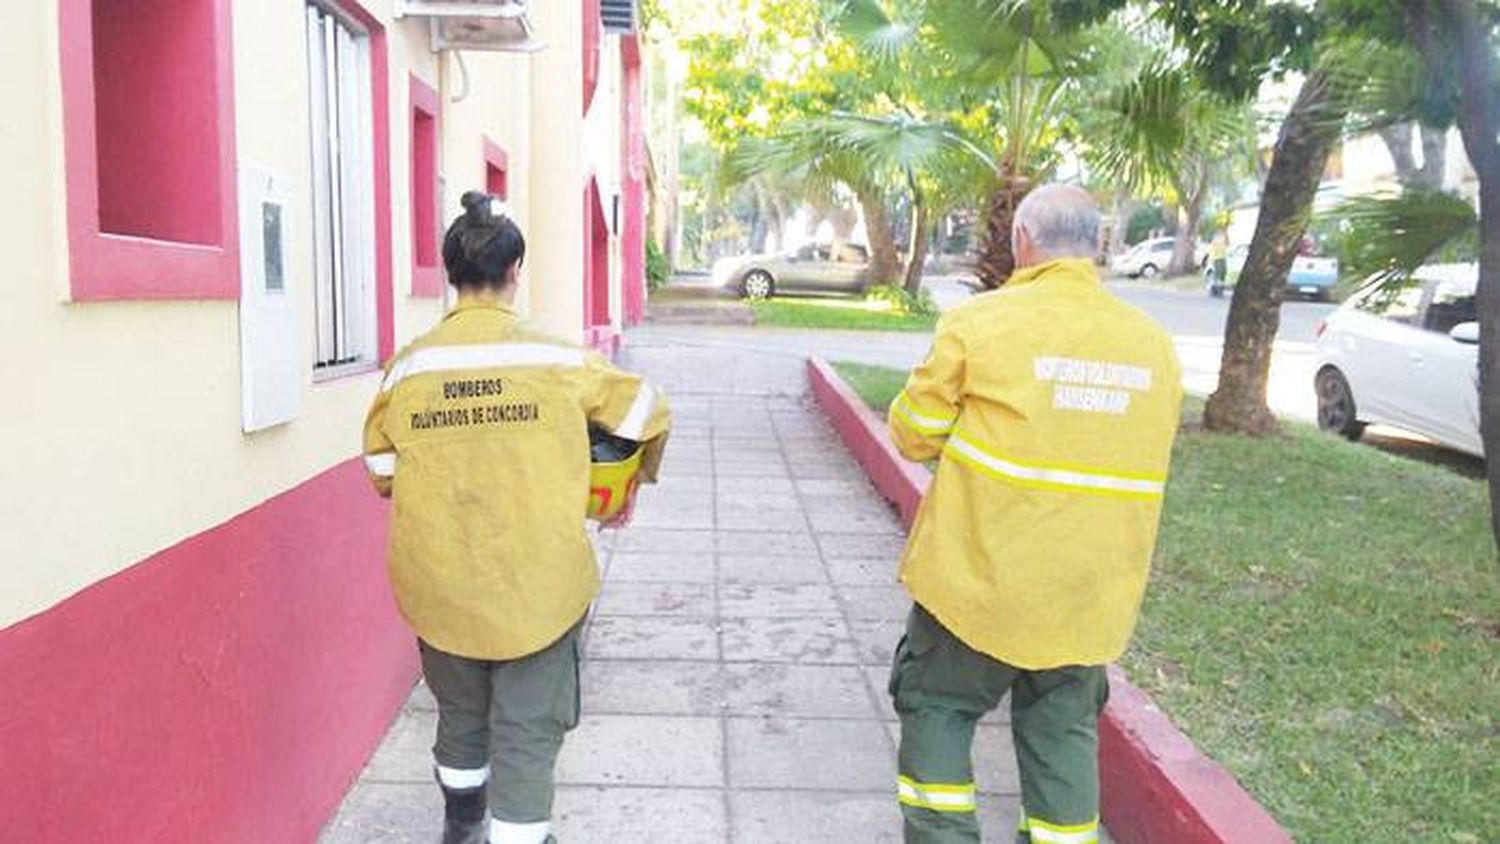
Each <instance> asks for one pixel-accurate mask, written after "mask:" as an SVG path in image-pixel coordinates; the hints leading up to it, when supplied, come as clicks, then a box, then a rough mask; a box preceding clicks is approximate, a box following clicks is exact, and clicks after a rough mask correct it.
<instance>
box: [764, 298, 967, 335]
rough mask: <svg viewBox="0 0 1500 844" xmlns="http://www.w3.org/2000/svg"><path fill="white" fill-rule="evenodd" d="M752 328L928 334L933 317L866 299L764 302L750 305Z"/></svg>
mask: <svg viewBox="0 0 1500 844" xmlns="http://www.w3.org/2000/svg"><path fill="white" fill-rule="evenodd" d="M750 307H751V308H752V309H754V311H755V324H756V325H771V326H780V327H784V328H845V329H863V330H866V331H931V330H932V328H933V326H934V325H936V324H937V317H935V316H913V315H910V314H904V313H900V312H899V311H894V310H891V309H890V308H889V305H888V304H887V303H885V302H879V301H871V300H867V299H783V298H776V299H767V300H765V301H760V302H751V303H750Z"/></svg>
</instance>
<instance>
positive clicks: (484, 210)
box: [459, 190, 491, 223]
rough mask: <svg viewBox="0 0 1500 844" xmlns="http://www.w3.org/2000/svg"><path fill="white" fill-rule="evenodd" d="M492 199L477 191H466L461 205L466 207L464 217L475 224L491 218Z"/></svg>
mask: <svg viewBox="0 0 1500 844" xmlns="http://www.w3.org/2000/svg"><path fill="white" fill-rule="evenodd" d="M490 202H491V197H490V195H489V194H487V193H482V192H480V191H477V190H471V191H465V192H464V195H463V198H462V199H460V200H459V203H460V204H462V205H463V207H464V217H465V218H467V219H468V220H469V221H470V222H473V223H483V222H486V221H488V220H489V219H490V217H491V210H490V209H491V206H490Z"/></svg>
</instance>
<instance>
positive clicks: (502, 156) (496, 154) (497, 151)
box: [483, 135, 510, 200]
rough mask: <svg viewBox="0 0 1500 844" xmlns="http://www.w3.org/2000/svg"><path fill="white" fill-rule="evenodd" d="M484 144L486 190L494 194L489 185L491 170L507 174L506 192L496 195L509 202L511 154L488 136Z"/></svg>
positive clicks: (485, 137)
mask: <svg viewBox="0 0 1500 844" xmlns="http://www.w3.org/2000/svg"><path fill="white" fill-rule="evenodd" d="M483 144H484V164H485V185H484V189H485V190H488V191H490V192H491V193H494V191H493V190H491V187H492V186H491V185H490V183H489V168H491V167H493V168H495V169H496V170H499V171H500V172H501V173H504V174H505V190H503V191H501V192H500V193H498V194H496V195H497V196H499V197H500V198H501V199H505V200H508V199H510V153H507V152H506V151H505V148H504V147H502V146H500V145H499V144H497V143H495V142H494V141H493V140H491V139H490V137H489V136H488V135H486V136H484V138H483Z"/></svg>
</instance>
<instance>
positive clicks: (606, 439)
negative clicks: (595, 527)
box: [588, 428, 641, 522]
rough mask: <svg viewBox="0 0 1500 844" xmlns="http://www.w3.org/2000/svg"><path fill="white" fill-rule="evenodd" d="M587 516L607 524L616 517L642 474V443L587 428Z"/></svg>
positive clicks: (597, 429)
mask: <svg viewBox="0 0 1500 844" xmlns="http://www.w3.org/2000/svg"><path fill="white" fill-rule="evenodd" d="M589 454H590V458H591V460H592V464H591V465H590V467H589V508H588V517H589V518H590V519H594V520H596V521H600V522H607V521H609V520H610V519H613V518H614V517H615V516H617V515H619V513H620V511H621V510H622V509H624V507H625V503H626V502H627V501H629V500H630V496H631V494H632V493H634V492H635V487H636V485H637V484H638V483H639V477H638V476H639V474H640V471H641V444H640V443H638V442H636V441H635V440H627V439H625V438H623V437H617V436H615V435H613V434H610V433H608V432H606V431H604V430H602V429H599V428H590V429H589Z"/></svg>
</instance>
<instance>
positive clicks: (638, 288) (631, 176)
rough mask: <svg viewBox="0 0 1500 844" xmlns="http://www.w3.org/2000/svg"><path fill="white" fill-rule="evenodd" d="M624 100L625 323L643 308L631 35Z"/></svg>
mask: <svg viewBox="0 0 1500 844" xmlns="http://www.w3.org/2000/svg"><path fill="white" fill-rule="evenodd" d="M620 55H621V63H622V65H623V71H624V90H623V97H624V101H623V102H621V104H620V120H621V127H620V138H621V140H622V142H621V144H620V173H621V181H622V182H623V185H622V190H623V192H624V196H623V197H622V198H621V204H622V205H623V208H622V209H621V211H622V214H623V217H624V219H622V220H621V221H620V283H621V284H622V285H623V286H624V305H625V314H624V317H625V324H626V325H635V324H636V323H639V322H640V321H641V318H642V317H643V316H644V315H645V310H646V119H645V107H646V93H645V87H644V85H643V84H642V79H641V47H640V41H639V40H638V39H637V38H636V36H634V35H627V36H625V37H623V38H621V39H620Z"/></svg>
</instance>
